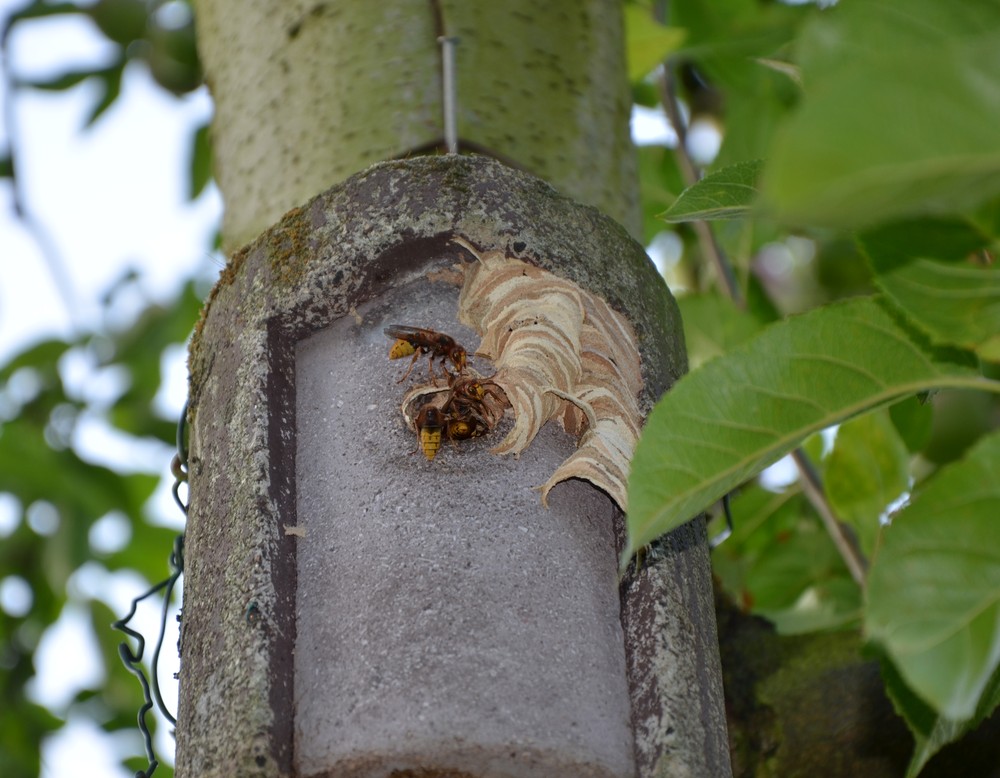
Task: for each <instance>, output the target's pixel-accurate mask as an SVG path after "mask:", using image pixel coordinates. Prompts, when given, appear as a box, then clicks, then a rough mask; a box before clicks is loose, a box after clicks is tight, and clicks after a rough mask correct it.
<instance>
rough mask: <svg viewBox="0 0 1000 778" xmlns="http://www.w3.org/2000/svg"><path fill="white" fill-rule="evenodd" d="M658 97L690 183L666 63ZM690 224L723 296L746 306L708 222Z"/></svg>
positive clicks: (694, 171) (696, 174) (691, 168)
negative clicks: (713, 268)
mask: <svg viewBox="0 0 1000 778" xmlns="http://www.w3.org/2000/svg"><path fill="white" fill-rule="evenodd" d="M660 100H661V101H662V102H663V109H664V111H666V114H667V119H668V120H669V121H670V124H671V125H672V126H673V128H674V132H676V133H677V149H676V153H677V166H678V167H679V168H680V171H681V178H682V179H683V180H684V186H693V185H694V184H696V183H697V182H698V179H700V178H701V173H700V171H699V170H698V168H697V166H696V165H695V164H694V162H693V161H692V159H691V154H690V153H689V152H688V147H687V125H686V124H685V123H684V117H683V116H681V111H680V105H679V104H678V102H677V90H676V89H674V80H673V75H672V71H671V67H670V63H669V62H667V63H665V64H664V66H663V75H662V76H661V77H660ZM692 227H693V228H694V231H695V235H696V236H697V237H698V245H699V246H701V250H702V253H703V254H704V255H705V256H706V257H707V258H708V260H709V262H710V263H711V264H712V266H713V267H715V271H716V274H717V275H718V276H719V280H720V281H721V283H722V286H723V288H724V289H725V292H726V296H727V297H729V299H730V300H732V301H733V304H734V305H736V306H737V307H738V308H744V307H746V300H745V299H744V297H743V291H742V290H741V289H740V285H739V282H738V281H737V280H736V273H735V272H734V271H733V266H732V264H731V263H730V262H729V259H728V258H727V257H726V255H725V253H724V252H723V251H722V247H721V246H719V242H718V241H717V240H716V239H715V234H714V233H713V232H712V229H711V227H710V226H709V224H708V222H706V221H703V220H700V219H699V220H698V221H695V222H692Z"/></svg>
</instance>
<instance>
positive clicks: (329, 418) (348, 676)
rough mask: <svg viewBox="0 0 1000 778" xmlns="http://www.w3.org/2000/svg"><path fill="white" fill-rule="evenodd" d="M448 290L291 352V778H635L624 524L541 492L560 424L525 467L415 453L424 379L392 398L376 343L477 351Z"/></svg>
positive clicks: (610, 510) (398, 301)
mask: <svg viewBox="0 0 1000 778" xmlns="http://www.w3.org/2000/svg"><path fill="white" fill-rule="evenodd" d="M445 261H446V262H449V260H445ZM441 287H442V284H440V283H438V284H431V283H429V282H427V281H416V282H414V283H412V284H408V285H406V286H403V287H399V288H397V289H394V290H393V291H392V292H390V293H388V294H386V295H384V296H383V297H382V298H380V299H379V300H377V301H373V302H372V303H370V304H368V305H367V306H364V307H362V308H360V309H358V313H359V315H361V316H362V317H363V322H362V323H361V324H357V323H356V321H355V319H354V318H353V317H350V316H349V317H346V318H344V319H341V320H339V321H338V322H336V323H335V324H334V325H333V326H332V327H330V328H329V329H326V330H323V331H322V332H320V333H317V334H316V335H313V336H312V337H310V338H309V339H307V340H305V341H303V342H302V343H301V344H300V345H299V348H298V352H297V356H296V389H297V414H298V419H297V429H298V450H297V459H296V461H297V479H296V482H297V491H298V522H299V525H300V526H301V527H302V528H303V529H304V531H305V532H306V533H307V534H306V537H305V538H304V539H300V540H299V541H298V580H299V587H298V597H297V604H296V620H297V624H298V630H297V634H298V636H297V640H296V651H295V705H296V707H295V714H296V715H295V720H296V726H295V730H296V762H297V765H298V768H299V771H300V773H301V774H302V775H331V776H333V775H336V776H355V775H356V776H384V775H385V776H387V775H389V774H390V773H391V771H392V770H393V769H403V768H407V769H411V770H413V769H417V768H421V769H423V770H438V771H442V770H464V771H467V772H469V774H471V775H476V776H525V777H527V776H537V777H538V778H543V777H552V778H557V777H558V776H566V778H570V777H571V776H609V777H610V776H622V777H624V776H630V775H634V771H635V768H634V757H633V745H632V734H631V724H630V715H631V710H630V703H629V693H628V683H627V680H626V669H625V651H624V641H623V637H622V630H621V621H620V618H619V605H618V591H617V581H616V558H615V537H614V526H613V519H614V507H613V505H612V504H611V502H610V500H609V499H608V498H607V497H606V496H605V495H603V494H602V493H600V492H598V491H597V490H595V489H593V488H590V487H588V486H586V485H584V484H581V483H579V482H573V483H572V485H571V486H569V487H566V488H565V489H564V488H563V487H560V488H557V489H556V490H554V491H553V494H552V501H551V506H552V509H551V510H549V511H546V510H544V509H543V508H542V507H541V505H540V501H539V495H538V492H537V490H536V489H533V488H532V487H537V485H538V484H539V483H541V480H540V478H539V476H540V474H541V475H542V476H543V477H544V474H545V473H547V472H549V471H551V470H553V469H554V468H555V467H557V466H558V464H559V463H560V462H561V461H562V459H563V458H565V457H566V456H568V455H569V454H570V453H572V451H573V449H574V447H575V444H574V440H573V439H572V438H571V437H570V436H568V435H566V434H565V433H563V432H562V431H561V430H559V429H558V428H556V427H554V426H553V425H549V426H548V427H547V428H546V430H545V434H544V436H543V437H542V439H540V440H536V441H535V442H534V443H533V445H532V446H531V447H530V448H529V449H528V451H526V452H525V454H524V455H523V456H522V457H521V458H520V459H519V460H516V459H514V458H513V457H499V456H496V455H493V454H491V453H489V452H488V450H487V449H488V448H489V446H490V445H491V444H492V445H495V444H496V443H497V442H499V440H500V439H501V437H502V435H501V434H500V432H499V431H497V432H496V433H495V434H494V435H493V436H491V437H490V438H489V439H480V440H477V441H473V442H466V443H463V444H462V445H461V446H452V445H450V444H447V443H446V444H445V446H444V448H443V449H442V450H441V451H440V452H439V454H438V456H437V457H436V458H435V459H434V460H433V461H431V462H428V461H427V460H426V459H425V458H424V457H423V456H422V454H420V453H419V452H417V453H415V454H414V453H413V452H414V450H415V448H416V445H417V444H416V437H415V435H414V434H413V433H412V432H411V431H410V430H409V429H407V428H406V427H405V425H404V423H403V418H402V416H401V414H400V412H399V403H400V399H401V397H402V395H403V393H404V391H405V387H406V386H408V385H409V384H410V383H411V382H412V380H413V379H412V378H411V381H407V383H406V384H397V383H396V379H397V378H398V377H399V376H400V375H401V374H402V373H403V372H404V370H405V364H400V363H399V362H394V363H391V362H390V361H389V360H388V359H387V358H386V356H387V352H388V348H389V345H390V342H389V341H388V340H387V339H386V337H385V336H384V335H383V333H382V330H383V328H384V327H385V326H387V325H389V324H395V323H405V324H416V325H420V326H430V327H433V328H435V329H440V330H442V331H445V332H448V333H450V334H453V335H455V336H456V337H459V341H460V342H461V343H463V344H464V345H466V347H467V348H469V350H470V352H471V351H472V350H473V349H474V347H475V346H476V345H477V339H476V338H475V337H473V336H472V335H471V333H469V332H468V331H466V330H465V329H464V328H461V327H459V326H458V325H457V324H456V323H455V322H454V316H455V313H456V312H457V291H458V290H457V289H456V288H454V287H446V288H444V289H442V288H441ZM408 361H409V360H404V363H405V362H408ZM473 361H474V362H475V361H476V360H473ZM479 364H480V367H481V369H483V370H484V371H486V372H488V367H489V366H488V363H484V362H482V361H480V363H479ZM413 372H414V373H415V374H418V375H417V376H415V377H414V378H416V380H417V381H418V382H420V380H421V379H422V378H423V377H425V376H426V359H424V360H421V362H419V363H418V367H417V368H415V369H414V371H413ZM331 735H332V736H331Z"/></svg>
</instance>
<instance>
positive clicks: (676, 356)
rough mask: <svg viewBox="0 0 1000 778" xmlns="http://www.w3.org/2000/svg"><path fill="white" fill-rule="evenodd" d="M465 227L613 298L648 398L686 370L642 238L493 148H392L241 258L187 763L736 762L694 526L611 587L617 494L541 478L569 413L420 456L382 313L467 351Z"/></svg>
mask: <svg viewBox="0 0 1000 778" xmlns="http://www.w3.org/2000/svg"><path fill="white" fill-rule="evenodd" d="M456 235H460V236H462V237H464V238H465V239H467V240H469V241H470V242H471V243H473V244H474V245H478V246H482V247H485V248H496V247H500V248H503V249H504V250H506V251H507V252H508V253H509V254H511V255H516V256H519V257H521V258H522V259H525V260H526V261H528V262H531V263H533V264H537V265H539V266H541V267H544V268H545V269H547V270H550V271H551V272H553V273H555V274H557V275H560V276H562V277H564V278H568V279H570V280H572V281H574V282H575V283H577V284H578V285H580V286H581V287H583V288H584V289H587V290H588V291H590V292H593V293H595V294H597V295H599V296H601V297H602V298H603V299H604V300H606V301H607V302H608V303H609V304H610V305H611V306H612V307H613V308H615V309H616V310H619V311H621V312H623V313H625V315H626V316H627V317H628V318H629V319H630V320H631V321H632V323H633V325H634V327H635V329H636V331H637V333H638V334H639V341H640V352H641V355H642V360H643V363H642V368H643V378H644V381H645V389H644V396H643V397H642V398H641V404H642V407H643V409H644V410H648V408H649V407H650V405H651V404H652V402H653V400H654V399H655V398H656V397H657V396H659V394H661V393H662V392H663V391H664V390H665V389H666V388H667V387H668V386H669V385H670V384H671V383H672V382H673V380H675V379H676V377H677V376H678V375H679V374H680V373H681V372H682V371H683V369H684V350H683V339H682V334H681V329H680V322H679V319H678V318H677V311H676V306H675V305H674V302H673V299H672V298H671V297H670V295H669V292H668V291H667V290H666V287H665V286H664V285H663V283H662V280H660V279H659V277H658V276H657V274H656V272H655V270H654V269H653V268H652V266H651V265H650V263H649V262H648V260H647V259H646V258H645V255H644V254H643V252H642V249H641V247H639V246H638V245H637V244H635V243H634V242H633V241H632V240H631V239H629V238H628V236H627V234H626V233H625V231H624V230H623V229H622V228H620V227H618V226H617V225H616V224H615V223H614V222H612V221H611V220H609V219H607V218H606V217H604V216H602V215H601V214H599V213H598V212H597V211H596V210H594V209H592V208H587V207H584V206H580V205H577V204H575V203H573V202H572V201H569V200H567V199H566V198H564V197H561V196H559V195H557V194H556V193H555V192H554V191H553V190H552V189H551V188H549V187H548V186H547V185H545V184H544V183H542V182H541V181H539V180H537V179H534V178H531V177H529V176H526V175H524V174H522V173H518V172H516V171H513V170H511V169H509V168H505V167H503V166H501V165H500V164H498V163H496V162H494V161H491V160H488V159H485V158H469V157H438V158H422V159H415V160H410V161H406V162H394V163H385V164H380V165H377V166H375V167H373V168H370V169H369V170H368V171H365V172H364V173H361V174H359V175H357V176H355V177H353V178H351V179H349V180H348V181H347V182H345V183H344V184H342V185H339V186H337V187H335V188H333V189H331V190H329V191H328V192H326V193H324V194H322V195H320V196H319V197H317V198H315V199H314V200H313V201H312V202H310V203H309V204H307V205H306V206H304V207H303V208H301V209H296V210H295V211H292V212H290V213H289V214H288V215H286V216H285V218H284V219H283V220H282V222H281V223H280V224H278V225H277V226H276V227H274V228H273V229H271V230H270V231H268V232H267V233H265V234H264V235H262V236H261V237H260V238H259V239H258V240H257V241H255V242H254V243H253V244H251V245H250V246H248V247H247V248H246V249H244V250H242V251H241V252H239V253H238V254H237V255H236V256H234V257H233V259H232V261H231V263H230V266H229V267H228V268H227V270H226V272H225V273H224V274H223V277H222V279H221V280H220V283H219V284H218V286H217V287H216V290H215V291H214V292H213V296H212V298H211V299H210V301H209V305H208V308H207V311H206V315H205V317H204V320H203V322H202V326H201V327H200V329H199V331H198V332H197V334H196V337H195V340H194V342H193V343H192V347H191V374H192V379H191V422H192V444H191V471H192V474H191V509H190V519H189V526H188V534H187V565H188V567H187V571H186V582H185V603H184V624H183V630H182V655H181V660H182V665H181V667H182V670H181V704H180V712H179V720H178V733H177V735H178V753H177V773H178V775H179V776H199V778H200V777H201V776H217V775H218V776H221V775H227V776H228V775H234V776H235V775H239V776H249V775H259V776H291V775H298V776H334V775H335V776H390V775H392V776H407V775H413V776H416V775H421V776H431V775H442V776H444V775H447V776H464V775H468V776H526V777H527V776H539V777H541V776H546V777H549V778H552V777H555V778H558V777H559V776H567V777H568V776H608V777H609V778H610V777H611V776H614V777H616V778H618V777H619V776H622V777H623V776H633V775H637V774H638V775H640V776H653V775H668V774H685V775H693V776H698V775H704V776H711V777H712V778H715V776H718V775H724V774H726V772H728V756H727V749H726V738H725V721H724V714H723V710H722V694H721V681H720V678H719V665H718V648H717V644H716V642H715V630H714V617H713V614H712V593H711V584H710V579H709V569H708V562H707V552H706V547H705V542H704V528H703V526H701V523H700V522H695V523H692V524H690V525H688V526H686V527H684V528H682V529H681V530H679V531H678V532H677V533H675V534H674V535H673V536H671V538H670V539H669V541H668V542H667V543H666V544H664V545H663V546H662V547H661V548H660V550H659V552H657V553H654V554H652V555H651V556H652V558H653V559H654V560H656V561H654V563H653V564H651V565H649V566H648V567H647V568H646V569H645V570H644V571H643V572H642V573H641V574H640V575H639V576H638V577H635V578H630V579H628V580H626V581H625V582H624V583H623V585H622V586H621V587H619V586H618V583H617V580H616V560H617V549H618V548H619V547H620V545H621V531H622V530H621V528H622V522H621V515H620V512H619V511H618V510H617V508H616V507H615V505H614V503H613V502H612V501H611V500H610V499H608V497H607V496H606V495H604V494H603V493H602V492H600V491H599V490H597V489H595V488H593V487H591V486H590V485H589V484H587V483H586V482H583V481H569V482H566V483H563V484H561V485H559V486H557V487H556V488H555V489H554V490H553V491H552V492H551V494H550V495H549V506H550V509H549V510H546V509H543V508H542V507H541V505H540V502H539V499H538V492H537V490H534V489H533V488H532V487H537V486H539V485H540V484H542V483H544V482H545V480H546V479H547V478H548V476H549V475H550V474H551V473H552V471H553V470H554V469H555V468H556V467H557V466H558V465H559V463H560V462H562V461H563V460H564V459H565V458H566V457H567V456H569V455H570V454H571V453H572V452H573V450H574V448H575V439H574V438H572V437H570V436H569V435H567V434H566V433H564V432H563V431H562V430H561V429H559V428H558V427H555V426H554V425H551V424H550V425H547V426H546V427H544V428H543V429H542V433H541V434H540V435H539V437H538V438H537V439H536V440H535V442H534V443H532V445H531V446H530V447H529V448H528V449H527V450H526V451H525V452H524V453H523V454H522V455H521V456H520V458H518V459H514V458H512V457H498V456H495V455H493V454H491V453H489V448H490V447H491V446H492V445H495V444H496V443H497V442H498V441H499V439H500V436H501V435H502V432H501V433H500V434H498V435H497V436H496V437H492V438H480V439H476V440H473V441H463V443H462V445H461V446H451V445H449V444H448V443H445V444H444V446H443V448H442V450H441V452H440V453H439V454H438V456H437V457H436V458H435V459H434V460H433V461H428V460H426V459H425V458H424V457H423V456H421V455H420V454H419V453H416V454H413V453H412V452H413V451H414V449H415V448H416V447H417V441H416V438H415V437H414V435H413V433H412V432H410V431H409V430H408V429H407V428H406V427H405V425H404V423H403V419H402V416H401V414H400V412H399V404H400V401H401V399H402V395H403V393H404V387H405V386H407V385H408V384H398V383H396V380H397V377H398V376H399V375H400V374H401V372H402V368H401V367H400V365H399V363H395V362H390V361H389V360H388V359H387V358H386V357H387V352H388V348H389V345H390V343H389V341H388V340H387V339H386V338H385V336H384V335H383V332H382V330H383V328H384V327H385V326H388V325H390V324H408V325H415V326H422V327H430V328H433V329H438V330H441V331H444V332H447V333H449V334H451V335H453V336H455V337H456V338H457V339H458V340H459V341H460V342H462V343H463V344H465V346H466V347H467V348H468V350H469V351H470V353H472V352H473V351H474V349H475V347H476V345H477V338H476V336H475V334H474V333H472V332H471V331H469V330H467V329H465V328H464V327H462V326H461V325H459V324H458V323H457V321H456V317H457V297H458V288H457V287H456V286H455V285H453V284H450V283H448V278H449V273H448V272H447V271H448V269H449V268H450V267H451V266H452V265H454V264H455V263H456V262H457V261H458V260H459V259H460V257H462V253H461V252H460V251H458V250H457V249H456V248H455V247H454V245H453V244H452V243H451V238H452V237H453V236H456ZM442 271H444V272H442ZM473 363H474V364H476V362H475V360H473ZM477 366H478V367H480V368H481V369H482V370H483V372H488V369H489V365H488V363H479V364H478V365H477ZM415 370H424V371H426V362H424V363H423V364H422V365H418V366H417V368H415ZM667 770H669V771H670V772H667Z"/></svg>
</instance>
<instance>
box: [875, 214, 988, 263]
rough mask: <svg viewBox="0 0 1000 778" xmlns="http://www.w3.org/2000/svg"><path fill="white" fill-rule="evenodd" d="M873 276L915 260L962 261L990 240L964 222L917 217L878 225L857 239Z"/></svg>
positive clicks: (960, 220)
mask: <svg viewBox="0 0 1000 778" xmlns="http://www.w3.org/2000/svg"><path fill="white" fill-rule="evenodd" d="M858 242H859V243H860V244H861V248H862V249H863V251H864V254H865V256H866V257H867V258H868V261H869V262H870V263H871V265H872V269H873V270H874V271H875V272H876V273H880V274H885V273H889V272H891V271H892V270H895V269H896V268H899V267H902V266H904V265H906V264H907V263H909V262H911V261H913V260H914V259H916V258H917V257H927V258H930V259H941V260H944V261H946V262H963V261H965V260H966V258H967V257H968V256H969V255H970V254H973V253H975V252H977V251H979V250H980V249H983V248H985V247H986V246H988V245H989V242H990V238H989V236H988V235H986V234H984V233H983V232H982V230H981V229H979V228H978V227H977V226H975V225H974V224H972V223H970V222H969V221H967V220H965V219H951V218H948V219H944V218H930V217H921V218H919V219H903V220H900V221H894V222H890V223H888V224H880V225H878V226H877V227H874V228H873V229H870V230H866V231H865V232H862V233H861V234H860V235H859V236H858Z"/></svg>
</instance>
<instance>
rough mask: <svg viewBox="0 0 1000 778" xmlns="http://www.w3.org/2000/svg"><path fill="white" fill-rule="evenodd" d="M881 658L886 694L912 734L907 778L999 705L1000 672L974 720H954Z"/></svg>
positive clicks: (916, 773)
mask: <svg viewBox="0 0 1000 778" xmlns="http://www.w3.org/2000/svg"><path fill="white" fill-rule="evenodd" d="M879 659H880V665H881V668H882V680H883V681H884V682H885V690H886V694H888V696H889V699H890V700H891V701H892V705H893V707H894V708H895V709H896V712H897V713H898V714H899V715H900V716H902V717H903V720H904V721H905V722H906V726H907V727H909V729H910V732H911V733H913V740H914V748H913V755H912V757H911V758H910V764H909V765H908V766H907V768H906V778H916V776H917V775H918V774H919V773H920V771H921V770H922V769H923V768H924V766H925V765H926V764H927V762H929V761H930V759H931V757H933V756H934V754H936V753H937V752H938V751H940V750H941V749H942V748H943V747H944V746H946V745H948V744H949V743H953V742H955V741H956V740H958V739H959V738H961V737H962V736H964V735H965V734H966V733H968V732H970V731H972V730H973V729H975V728H976V727H978V726H979V724H980V723H981V722H982V721H983V719H985V718H987V717H988V716H989V712H990V711H992V710H994V709H995V708H996V707H997V705H998V704H1000V674H997V675H994V677H993V678H992V679H991V680H990V683H989V684H988V685H987V690H986V693H985V694H984V695H983V697H982V699H981V701H980V704H979V708H978V709H977V711H976V715H975V716H973V717H972V718H971V719H967V720H965V721H954V720H952V719H948V718H945V717H943V716H939V715H938V714H937V713H935V711H934V709H933V708H931V707H930V706H929V705H927V703H925V702H924V701H923V700H921V699H920V698H919V697H918V696H917V695H916V694H914V693H913V690H912V689H911V688H910V687H909V686H907V685H906V682H905V681H904V680H903V679H902V678H901V677H900V675H899V671H898V670H897V669H896V667H895V666H894V665H893V664H892V662H891V661H890V660H889V659H888V658H887V657H886V656H885V655H880V657H879Z"/></svg>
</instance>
